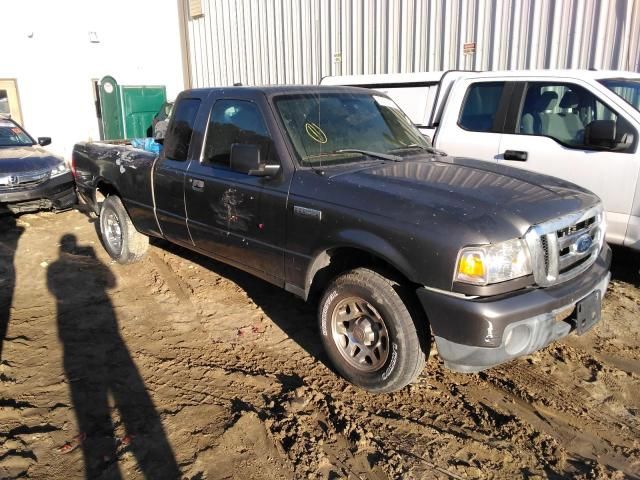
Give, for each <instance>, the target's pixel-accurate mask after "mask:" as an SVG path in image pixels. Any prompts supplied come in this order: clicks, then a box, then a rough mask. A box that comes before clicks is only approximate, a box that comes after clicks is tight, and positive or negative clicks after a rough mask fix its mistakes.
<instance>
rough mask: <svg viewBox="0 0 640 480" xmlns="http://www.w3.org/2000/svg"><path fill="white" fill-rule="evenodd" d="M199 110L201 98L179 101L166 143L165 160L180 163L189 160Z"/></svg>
mask: <svg viewBox="0 0 640 480" xmlns="http://www.w3.org/2000/svg"><path fill="white" fill-rule="evenodd" d="M199 108H200V99H199V98H183V99H181V100H179V101H178V103H177V104H176V106H175V109H174V112H173V114H174V116H173V120H172V122H171V125H170V126H169V130H168V131H167V135H166V140H165V143H164V156H165V158H167V159H169V160H176V161H179V162H184V161H185V160H187V157H188V155H189V146H190V145H191V137H192V136H193V125H194V123H195V119H196V115H197V114H198V109H199Z"/></svg>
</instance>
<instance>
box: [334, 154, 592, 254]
mask: <svg viewBox="0 0 640 480" xmlns="http://www.w3.org/2000/svg"><path fill="white" fill-rule="evenodd" d="M328 181H329V182H330V183H333V182H336V184H337V185H336V186H338V185H340V184H341V185H344V186H346V187H347V188H348V190H349V191H350V192H352V193H351V195H350V196H351V199H352V200H353V203H352V204H353V205H358V208H360V209H362V210H365V211H368V212H370V213H375V214H379V215H384V216H387V217H393V218H395V219H397V220H400V221H407V222H411V223H414V224H423V225H426V224H433V223H434V222H437V221H438V218H440V219H441V220H442V221H443V222H442V223H446V224H449V225H451V224H454V223H463V224H465V226H467V227H468V228H471V229H472V230H475V231H477V232H478V233H482V234H483V235H484V236H485V237H486V238H487V240H488V241H490V242H493V241H501V240H504V239H505V238H509V237H514V236H521V235H523V234H524V233H525V232H526V231H527V230H528V229H529V227H530V226H532V225H535V224H538V223H541V222H544V221H545V220H549V219H552V218H555V217H558V216H561V215H564V214H567V213H570V212H573V211H576V210H582V209H586V208H588V207H591V206H593V205H595V204H597V203H598V202H600V200H599V198H598V197H597V196H596V195H595V194H593V193H591V192H589V191H588V190H586V189H584V188H581V187H579V186H577V185H574V184H572V183H569V182H566V181H564V180H561V179H558V178H555V177H550V176H547V175H541V174H537V173H534V172H529V171H526V170H521V169H517V168H513V167H508V166H504V165H498V164H497V163H491V162H484V161H479V160H472V159H468V158H456V157H435V158H433V157H432V158H424V157H423V158H415V157H411V159H406V160H404V161H402V162H399V163H385V164H383V165H377V166H371V167H368V168H359V169H358V170H354V169H353V167H352V168H351V171H349V170H345V171H341V172H331V174H330V175H329V178H328ZM341 190H342V189H341ZM374 197H375V200H374ZM338 198H339V197H338ZM445 220H446V221H445Z"/></svg>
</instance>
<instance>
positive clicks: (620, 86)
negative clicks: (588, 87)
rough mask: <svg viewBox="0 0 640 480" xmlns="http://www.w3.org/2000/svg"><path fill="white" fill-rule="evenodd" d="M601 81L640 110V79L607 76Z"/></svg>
mask: <svg viewBox="0 0 640 480" xmlns="http://www.w3.org/2000/svg"><path fill="white" fill-rule="evenodd" d="M600 83H601V84H603V85H604V86H605V87H607V88H608V89H609V90H611V91H612V92H613V93H615V94H616V95H618V96H619V97H620V98H622V99H623V100H624V101H626V102H627V103H629V104H630V105H631V106H632V107H633V108H635V109H636V110H638V111H639V112H640V80H633V79H630V78H607V79H604V80H600Z"/></svg>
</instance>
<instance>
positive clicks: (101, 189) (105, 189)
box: [96, 182, 118, 199]
mask: <svg viewBox="0 0 640 480" xmlns="http://www.w3.org/2000/svg"><path fill="white" fill-rule="evenodd" d="M98 194H100V195H102V196H103V197H105V198H106V197H108V196H109V195H118V190H116V188H115V187H114V186H113V185H111V184H110V183H108V182H98V185H97V186H96V199H97V198H98Z"/></svg>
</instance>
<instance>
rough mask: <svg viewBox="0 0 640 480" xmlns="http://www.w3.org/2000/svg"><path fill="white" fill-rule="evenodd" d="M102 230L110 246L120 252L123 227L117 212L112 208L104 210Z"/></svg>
mask: <svg viewBox="0 0 640 480" xmlns="http://www.w3.org/2000/svg"><path fill="white" fill-rule="evenodd" d="M102 231H103V232H104V238H105V240H106V241H107V244H108V245H109V248H111V250H112V251H114V252H115V253H118V254H119V253H120V251H121V250H122V227H121V226H120V220H119V219H118V216H117V215H116V214H115V212H113V211H111V210H109V211H107V212H104V215H103V220H102Z"/></svg>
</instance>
